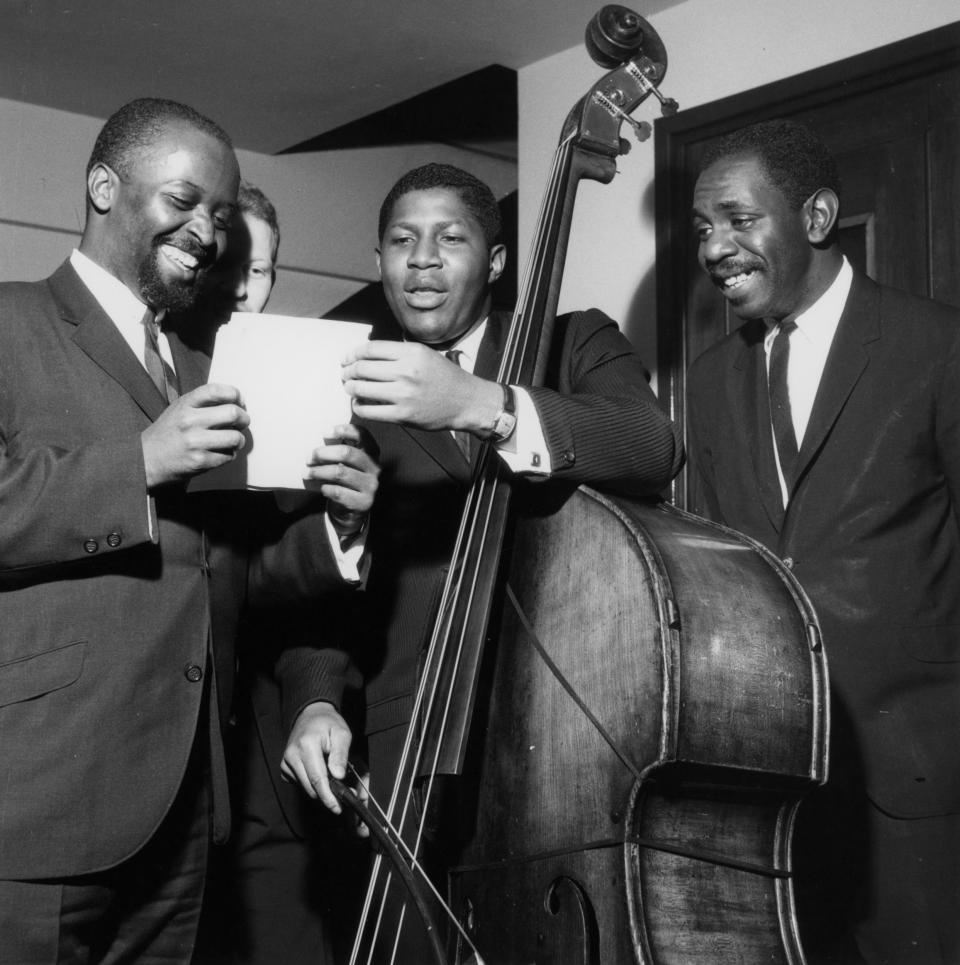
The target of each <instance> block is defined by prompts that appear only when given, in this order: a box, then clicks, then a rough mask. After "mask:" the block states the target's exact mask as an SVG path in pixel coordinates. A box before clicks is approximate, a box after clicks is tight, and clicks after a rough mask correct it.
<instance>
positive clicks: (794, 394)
mask: <svg viewBox="0 0 960 965" xmlns="http://www.w3.org/2000/svg"><path fill="white" fill-rule="evenodd" d="M852 281H853V269H852V268H851V267H850V263H849V262H848V261H847V259H846V258H844V259H843V264H842V265H841V266H840V271H838V272H837V277H836V278H834V280H833V282H832V283H831V284H830V287H829V288H828V289H827V290H826V291H825V292H824V293H823V294H822V295H821V296H820V297H819V298H818V299H817V300H816V301H815V302H814V303H813V304H812V305H811V306H810V307H809V308H808V309H807V310H806V311H805V312H803V313H802V314H800V315H798V316H797V317H796V319H794V321H796V323H797V328H796V331H795V332H794V333H793V334H792V335H791V336H790V360H789V364H788V366H787V393H788V394H789V396H790V415H791V418H792V420H793V431H794V432H795V433H796V436H797V448H798V449H799V448H802V447H803V436H804V433H805V432H806V431H807V424H808V423H809V422H810V413H811V412H812V411H813V402H814V399H815V398H816V395H817V389H818V388H819V387H820V380H821V378H823V369H824V367H825V366H826V364H827V355H829V354H830V346H831V345H832V344H833V337H834V335H835V334H836V332H837V326H838V325H839V324H840V316H841V315H842V314H843V307H844V305H846V303H847V295H849V293H850V284H851V282H852ZM768 329H769V330H768V332H767V335H766V338H765V339H764V341H763V348H764V352H765V353H766V359H767V375H768V376H769V374H770V349H771V347H772V346H773V340H774V338H776V335H777V332H779V331H780V325H779V323H777V324H770V323H768ZM771 432H772V427H771ZM773 453H774V457H775V458H776V460H777V476H778V477H779V479H780V491H781V493H782V494H783V505H784V506H786V505H787V501H788V500H789V493H788V492H787V484H786V481H785V480H784V478H783V471H782V470H781V468H780V454H779V453H778V452H777V447H776V446H774V447H773Z"/></svg>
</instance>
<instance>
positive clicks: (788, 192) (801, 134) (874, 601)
mask: <svg viewBox="0 0 960 965" xmlns="http://www.w3.org/2000/svg"><path fill="white" fill-rule="evenodd" d="M839 191H840V188H839V181H838V176H837V170H836V165H835V163H834V160H833V158H832V157H831V156H830V154H829V152H828V151H827V149H826V147H825V146H824V145H823V144H822V143H821V142H820V140H819V139H818V138H817V137H816V136H815V135H813V134H812V133H811V132H810V131H808V130H807V129H806V128H804V127H803V126H801V125H799V124H796V123H793V122H789V121H770V122H766V123H763V124H758V125H755V126H753V127H751V128H747V129H745V130H743V131H740V132H735V133H734V134H732V135H730V136H729V137H727V138H726V139H724V140H723V141H722V142H721V143H719V144H718V146H717V147H716V148H715V149H714V150H712V151H711V152H710V153H709V154H708V156H707V157H706V159H705V161H704V163H703V166H702V169H701V173H700V176H699V179H698V181H697V185H696V189H695V192H694V204H693V218H694V228H695V230H696V233H697V236H698V238H699V258H700V264H701V265H702V267H703V268H704V269H705V270H706V271H707V272H708V273H709V275H710V277H711V278H712V279H713V281H714V283H715V284H716V286H717V288H718V289H719V290H720V291H721V292H722V293H723V295H724V297H725V298H726V299H727V301H728V303H729V305H730V307H731V308H732V310H733V311H734V312H735V313H736V314H737V315H739V316H740V317H741V318H743V319H745V320H746V324H745V325H743V326H742V327H741V328H739V329H738V330H737V331H735V332H734V333H733V334H731V335H729V336H728V337H727V338H725V339H724V340H723V341H721V342H720V343H718V344H717V345H715V346H714V347H712V348H711V349H708V350H707V352H705V353H704V354H703V355H702V356H701V357H700V358H699V359H698V360H697V361H696V362H695V363H694V364H693V366H692V367H691V369H690V374H689V381H688V387H689V410H690V426H691V439H690V446H691V456H692V459H693V461H694V463H695V465H696V468H697V470H698V472H699V475H700V479H701V481H702V484H703V488H702V492H703V500H704V504H703V505H702V506H700V507H697V508H698V509H699V510H700V511H701V512H703V513H704V514H705V515H708V516H710V517H711V518H713V519H716V520H718V521H720V522H723V523H726V524H727V525H729V526H732V527H734V528H735V529H738V530H741V531H742V532H744V533H746V534H748V535H750V536H753V537H754V538H755V539H758V540H759V541H761V542H762V543H764V544H766V545H767V546H768V547H769V548H770V549H771V550H773V551H774V552H775V553H777V554H778V555H779V556H780V557H781V558H782V559H783V560H784V561H785V562H786V563H787V565H788V566H789V567H791V568H792V570H793V572H794V574H795V575H796V576H797V577H798V578H799V580H800V582H801V583H802V584H803V586H804V588H805V589H806V590H807V592H808V593H809V595H810V597H811V598H812V600H813V603H814V605H815V607H816V609H817V612H818V614H819V617H820V621H821V624H822V628H823V634H824V645H825V648H826V652H827V655H828V659H829V667H830V676H831V685H832V686H831V700H832V706H831V710H832V731H831V738H832V740H831V762H830V780H829V782H828V784H827V786H826V788H825V789H823V791H817V792H815V793H814V795H813V796H812V797H811V799H810V801H809V802H805V804H804V806H803V808H802V809H801V816H800V825H801V826H800V829H799V834H798V838H797V841H796V843H795V847H794V854H795V858H796V862H797V881H798V910H799V914H800V925H801V935H802V936H803V938H804V941H805V944H806V945H807V946H808V951H810V952H811V953H812V959H813V960H814V961H821V960H822V961H831V962H848V961H856V960H858V959H857V958H856V956H857V955H860V956H862V957H863V958H864V959H865V960H866V961H868V962H871V963H880V962H897V963H917V965H919V963H923V965H931V963H942V965H947V963H950V962H956V961H958V960H960V943H958V922H960V915H958V914H957V912H958V908H960V878H958V866H960V819H958V812H960V751H958V747H960V525H958V519H957V508H958V503H957V500H958V498H960V324H958V322H960V312H957V311H956V310H954V309H951V308H948V307H946V306H943V305H938V304H936V303H934V302H932V301H928V300H926V299H922V298H917V297H913V296H911V295H907V294H904V293H902V292H898V291H894V290H892V289H889V288H885V287H882V286H879V285H876V284H874V283H873V282H872V281H870V279H868V278H867V277H865V276H864V275H862V274H860V273H858V272H856V271H854V270H852V269H851V266H850V264H849V263H848V262H847V260H846V259H845V258H844V256H843V254H842V253H841V251H840V248H839V245H838V241H837V219H838V211H839V205H840V202H839ZM854 942H855V945H856V949H854V947H853V943H854Z"/></svg>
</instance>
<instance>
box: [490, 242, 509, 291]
mask: <svg viewBox="0 0 960 965" xmlns="http://www.w3.org/2000/svg"><path fill="white" fill-rule="evenodd" d="M506 264H507V246H506V245H494V246H493V247H492V248H491V249H490V273H489V275H488V276H487V284H488V285H492V284H493V283H494V282H495V281H496V280H497V279H498V278H499V277H500V276H501V275H502V274H503V269H504V267H505V266H506Z"/></svg>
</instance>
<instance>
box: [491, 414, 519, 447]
mask: <svg viewBox="0 0 960 965" xmlns="http://www.w3.org/2000/svg"><path fill="white" fill-rule="evenodd" d="M516 426H517V417H516V416H515V415H514V414H513V413H512V412H501V413H500V415H499V416H498V418H497V424H496V425H495V426H494V427H493V438H494V439H496V441H497V442H506V440H507V439H509V438H510V436H512V435H513V430H514V429H515V428H516Z"/></svg>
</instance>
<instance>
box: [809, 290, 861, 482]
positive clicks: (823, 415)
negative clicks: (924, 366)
mask: <svg viewBox="0 0 960 965" xmlns="http://www.w3.org/2000/svg"><path fill="white" fill-rule="evenodd" d="M877 300H878V294H877V290H876V287H875V286H873V284H872V283H871V282H870V281H869V280H868V279H866V278H864V277H862V276H859V275H856V274H855V275H854V279H853V284H852V285H851V287H850V294H849V295H848V296H847V303H846V305H845V306H844V309H843V314H842V315H841V316H840V323H839V324H838V326H837V331H836V334H835V335H834V337H833V344H832V345H831V346H830V353H829V355H828V356H827V363H826V365H825V366H824V370H823V376H822V377H821V379H820V387H819V388H818V389H817V395H816V398H815V399H814V402H813V410H812V411H811V413H810V422H809V424H808V425H807V431H806V432H805V433H804V436H803V442H802V444H801V446H800V454H799V458H798V459H797V476H796V478H797V482H798V483H799V482H800V481H801V480H802V478H803V475H804V473H805V472H806V470H807V469H808V468H809V466H810V463H811V462H812V461H813V460H814V459H815V458H816V455H817V453H818V452H819V451H820V449H821V448H822V446H823V444H824V442H825V441H826V438H827V435H828V434H829V432H830V430H831V428H832V427H833V425H834V423H835V422H836V421H837V419H838V418H839V416H840V413H841V412H842V411H843V407H844V405H845V404H846V402H847V399H848V398H849V397H850V393H851V392H852V391H853V389H854V386H855V385H856V384H857V382H858V381H859V379H860V376H861V375H862V374H863V371H864V369H865V368H866V367H867V362H868V361H869V356H868V354H867V350H866V348H865V347H864V346H865V345H866V344H867V343H868V342H872V341H874V340H876V339H878V338H879V337H880V326H879V321H878V316H877Z"/></svg>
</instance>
